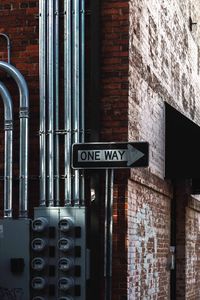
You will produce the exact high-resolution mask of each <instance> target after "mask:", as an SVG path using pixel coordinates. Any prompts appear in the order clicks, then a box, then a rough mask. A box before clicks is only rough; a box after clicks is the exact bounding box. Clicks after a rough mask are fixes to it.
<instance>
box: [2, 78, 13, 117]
mask: <svg viewBox="0 0 200 300" xmlns="http://www.w3.org/2000/svg"><path fill="white" fill-rule="evenodd" d="M0 95H1V97H2V99H3V103H4V120H5V121H13V104H12V98H11V95H10V93H9V91H8V89H7V88H6V86H5V85H4V84H3V83H2V82H0Z"/></svg>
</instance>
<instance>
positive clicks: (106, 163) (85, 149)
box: [72, 142, 149, 169]
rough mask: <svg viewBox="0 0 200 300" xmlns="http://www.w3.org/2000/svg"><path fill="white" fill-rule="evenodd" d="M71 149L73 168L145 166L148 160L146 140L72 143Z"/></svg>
mask: <svg viewBox="0 0 200 300" xmlns="http://www.w3.org/2000/svg"><path fill="white" fill-rule="evenodd" d="M72 149H73V153H72V167H73V168H75V169H108V168H109V169H118V168H134V167H147V166H148V162H149V144H148V143H147V142H135V143H131V142H130V143H129V142H126V143H85V144H74V145H73V148H72Z"/></svg>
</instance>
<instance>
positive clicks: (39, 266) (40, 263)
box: [31, 257, 46, 271]
mask: <svg viewBox="0 0 200 300" xmlns="http://www.w3.org/2000/svg"><path fill="white" fill-rule="evenodd" d="M45 264H46V262H45V260H44V259H43V258H42V257H35V258H34V259H33V260H32V262H31V267H32V269H33V270H35V271H42V270H43V269H44V268H45Z"/></svg>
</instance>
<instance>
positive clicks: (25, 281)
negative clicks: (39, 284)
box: [0, 219, 30, 300]
mask: <svg viewBox="0 0 200 300" xmlns="http://www.w3.org/2000/svg"><path fill="white" fill-rule="evenodd" d="M29 263H30V220H28V219H26V220H24V219H23V220H22V219H19V220H13V219H3V220H0V299H1V300H4V299H5V300H7V299H9V300H10V299H13V300H29V299H30V293H29V291H30V288H29V282H30V268H29Z"/></svg>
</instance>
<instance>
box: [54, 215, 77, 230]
mask: <svg viewBox="0 0 200 300" xmlns="http://www.w3.org/2000/svg"><path fill="white" fill-rule="evenodd" d="M73 225H74V224H73V221H72V220H71V219H70V218H63V219H61V220H60V221H59V224H58V227H59V229H60V231H62V232H69V231H70V230H71V229H72V228H73Z"/></svg>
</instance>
